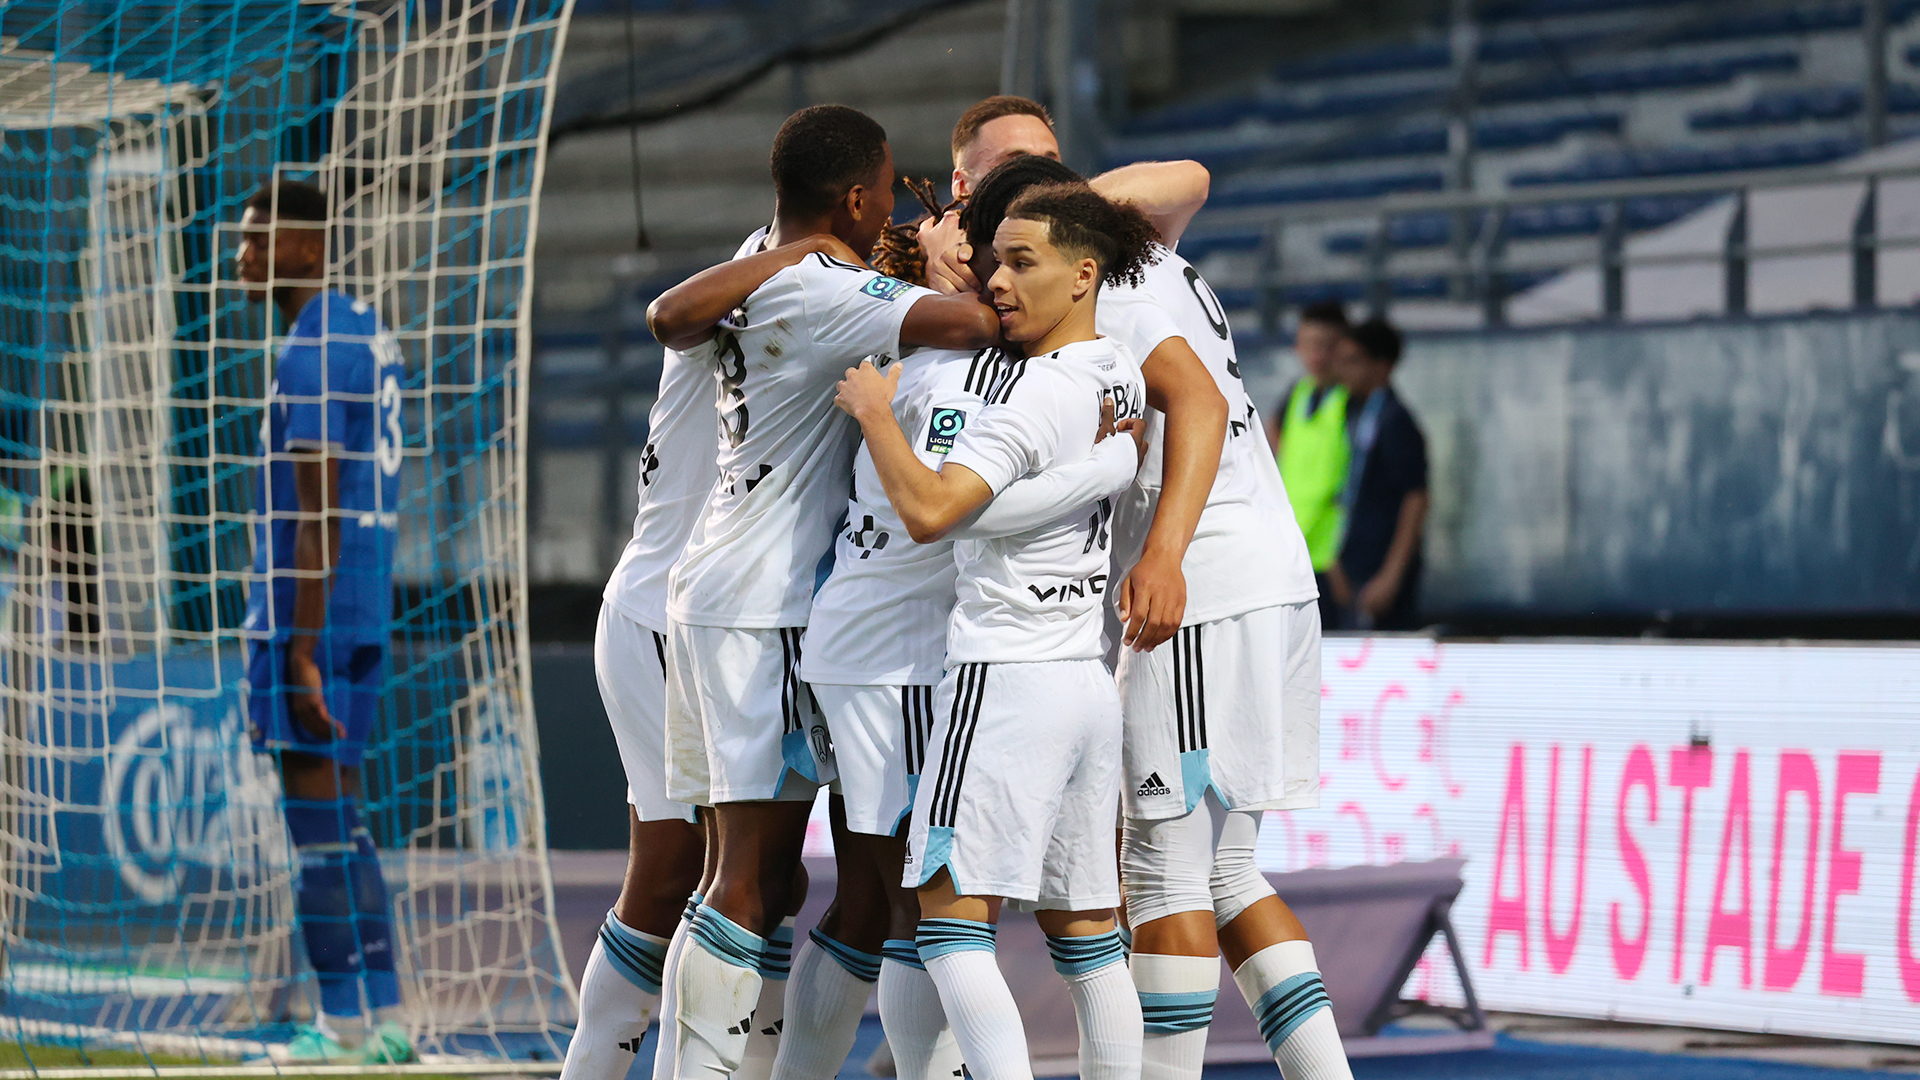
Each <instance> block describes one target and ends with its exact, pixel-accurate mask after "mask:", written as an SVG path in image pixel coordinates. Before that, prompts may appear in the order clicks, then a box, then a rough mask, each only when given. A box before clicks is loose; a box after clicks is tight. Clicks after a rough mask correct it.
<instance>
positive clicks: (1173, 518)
mask: <svg viewBox="0 0 1920 1080" xmlns="http://www.w3.org/2000/svg"><path fill="white" fill-rule="evenodd" d="M1140 374H1141V376H1142V377H1143V378H1144V379H1145V380H1146V384H1147V404H1149V405H1152V406H1153V407H1154V408H1156V409H1159V410H1160V411H1161V412H1163V413H1165V414H1166V416H1167V423H1166V446H1165V448H1164V449H1163V450H1162V452H1161V463H1162V464H1161V479H1160V505H1159V508H1158V509H1156V510H1155V511H1154V515H1153V525H1152V526H1151V527H1149V528H1148V530H1147V540H1146V545H1145V547H1143V548H1142V549H1141V552H1140V561H1139V562H1136V563H1135V564H1134V565H1133V569H1132V570H1130V571H1129V572H1128V573H1127V577H1126V580H1125V581H1122V582H1121V583H1120V608H1119V610H1120V620H1121V622H1122V623H1124V624H1125V631H1124V634H1123V638H1122V640H1124V641H1125V642H1126V644H1128V645H1130V646H1132V647H1133V648H1135V649H1137V650H1139V651H1141V652H1145V651H1147V650H1149V649H1152V648H1154V647H1155V646H1157V645H1159V644H1160V643H1162V642H1164V641H1166V640H1167V639H1168V638H1171V637H1172V636H1173V635H1174V634H1175V633H1177V632H1178V631H1179V629H1180V622H1181V619H1182V618H1183V617H1184V616H1185V615H1186V611H1187V579H1186V575H1185V574H1184V573H1183V572H1182V571H1181V568H1180V563H1181V560H1183V559H1185V558H1186V557H1187V545H1188V544H1190V543H1192V542H1193V531H1194V529H1195V528H1197V527H1198V526H1199V524H1200V511H1201V510H1203V509H1205V508H1206V505H1207V495H1208V493H1209V492H1211V491H1212V490H1213V479H1214V474H1215V473H1217V472H1219V471H1220V451H1221V448H1222V447H1223V446H1225V445H1226V440H1227V399H1226V397H1225V396H1223V395H1222V394H1221V393H1220V387H1219V386H1218V385H1216V384H1215V383H1214V381H1213V375H1212V373H1210V372H1208V371H1207V366H1206V364H1204V363H1202V362H1201V360H1200V357H1199V356H1198V355H1196V354H1195V353H1194V351H1193V348H1192V346H1190V345H1188V344H1187V339H1186V338H1182V337H1170V338H1166V339H1165V340H1163V341H1161V342H1160V344H1159V345H1157V346H1155V347H1154V350H1153V352H1152V353H1150V354H1149V355H1148V356H1147V360H1146V363H1144V364H1142V365H1140Z"/></svg>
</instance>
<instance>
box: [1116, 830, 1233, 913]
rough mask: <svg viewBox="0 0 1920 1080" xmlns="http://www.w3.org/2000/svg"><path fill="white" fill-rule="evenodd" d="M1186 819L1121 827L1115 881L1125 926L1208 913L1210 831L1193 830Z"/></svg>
mask: <svg viewBox="0 0 1920 1080" xmlns="http://www.w3.org/2000/svg"><path fill="white" fill-rule="evenodd" d="M1197 812H1204V811H1197ZM1191 817H1192V815H1188V818H1191ZM1188 818H1171V819H1168V820H1165V821H1132V820H1130V821H1128V822H1127V823H1126V829H1125V833H1124V837H1123V843H1122V846H1121V855H1120V879H1121V884H1122V891H1123V892H1124V894H1125V896H1126V909H1127V924H1128V925H1129V926H1134V927H1140V926H1144V925H1146V924H1147V923H1150V922H1153V921H1155V920H1158V919H1164V918H1166V917H1167V916H1169V915H1178V914H1180V913H1181V912H1184V911H1210V910H1212V909H1213V894H1212V892H1211V891H1210V890H1209V889H1208V887H1207V875H1208V870H1209V868H1210V867H1211V865H1212V862H1213V853H1212V851H1211V850H1210V847H1209V842H1210V841H1211V839H1212V837H1211V831H1210V830H1200V829H1196V828H1195V827H1194V825H1193V822H1191V821H1189V820H1188Z"/></svg>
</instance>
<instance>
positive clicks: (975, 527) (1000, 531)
mask: <svg viewBox="0 0 1920 1080" xmlns="http://www.w3.org/2000/svg"><path fill="white" fill-rule="evenodd" d="M969 468H971V466H969ZM1139 468H1140V452H1139V451H1138V450H1136V449H1135V448H1134V444H1133V439H1132V438H1131V437H1130V436H1127V435H1124V434H1120V435H1113V436H1109V437H1108V438H1107V439H1105V440H1103V441H1102V442H1101V443H1100V444H1099V445H1097V446H1095V447H1094V448H1093V453H1091V454H1088V455H1087V456H1086V457H1084V458H1082V459H1081V460H1079V461H1076V462H1074V463H1073V464H1071V465H1061V466H1057V467H1055V468H1051V469H1047V470H1046V471H1044V472H1041V473H1039V474H1037V475H1034V476H1029V477H1026V478H1025V479H1021V480H1015V481H1014V482H1013V483H1011V484H1008V485H1007V489H1006V490H1005V491H1002V492H1001V493H1000V494H998V495H995V496H994V497H993V498H992V499H990V500H988V502H987V505H985V506H983V507H981V508H980V511H979V512H978V513H976V514H975V515H974V516H973V519H972V520H970V521H967V522H964V523H962V524H961V525H960V527H959V528H957V529H955V530H953V533H952V536H951V538H952V539H955V540H991V539H993V538H994V537H996V536H1013V535H1015V534H1017V533H1023V532H1027V531H1029V530H1031V529H1037V528H1039V527H1040V526H1042V525H1046V524H1048V523H1050V522H1053V521H1055V520H1058V519H1059V518H1060V516H1061V515H1062V514H1065V513H1068V512H1071V511H1076V510H1080V509H1082V508H1084V507H1085V506H1086V505H1087V504H1088V503H1091V502H1096V501H1098V500H1100V499H1105V498H1108V497H1110V496H1113V495H1117V494H1119V493H1120V492H1122V491H1125V490H1126V489H1127V485H1129V484H1131V483H1133V474H1134V473H1135V472H1137V471H1138V470H1139Z"/></svg>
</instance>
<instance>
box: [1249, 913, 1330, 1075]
mask: <svg viewBox="0 0 1920 1080" xmlns="http://www.w3.org/2000/svg"><path fill="white" fill-rule="evenodd" d="M1233 981H1234V982H1236V983H1239V984H1240V995H1241V996H1242V997H1244V998H1246V999H1247V1005H1248V1007H1249V1008H1251V1009H1252V1010H1253V1019H1254V1022H1255V1023H1257V1024H1259V1025H1260V1034H1261V1036H1262V1037H1263V1038H1265V1039H1266V1040H1267V1049H1269V1050H1271V1051H1273V1060H1274V1062H1275V1063H1276V1064H1278V1065H1279V1066H1280V1075H1281V1076H1283V1077H1285V1078H1286V1080H1352V1077H1353V1070H1352V1069H1349V1068H1348V1067H1347V1052H1346V1050H1345V1049H1344V1048H1342V1047H1341V1045H1340V1032H1339V1030H1338V1029H1337V1028H1335V1026H1334V1022H1333V1006H1332V1004H1331V1003H1330V1002H1329V1001H1328V999H1327V988H1326V986H1325V985H1323V984H1322V983H1321V982H1320V965H1319V964H1318V963H1316V962H1315V961H1314V959H1313V944H1312V943H1311V942H1306V941H1282V942H1280V943H1279V944H1277V945H1269V946H1267V947H1266V948H1264V949H1261V950H1260V951H1259V952H1257V953H1254V954H1253V955H1252V956H1249V957H1247V958H1246V959H1245V960H1244V961H1242V962H1241V964H1240V966H1239V967H1237V968H1235V969H1234V970H1233Z"/></svg>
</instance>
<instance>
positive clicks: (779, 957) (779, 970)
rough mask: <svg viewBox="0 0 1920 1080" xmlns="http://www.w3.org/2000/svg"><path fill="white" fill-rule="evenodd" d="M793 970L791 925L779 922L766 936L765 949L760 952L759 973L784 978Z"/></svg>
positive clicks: (767, 976) (764, 976)
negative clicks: (770, 934) (771, 933)
mask: <svg viewBox="0 0 1920 1080" xmlns="http://www.w3.org/2000/svg"><path fill="white" fill-rule="evenodd" d="M792 972H793V927H792V926H789V925H787V924H786V923H781V924H780V925H779V926H778V927H775V928H774V931H773V936H771V937H769V938H767V949H766V951H765V952H763V953H761V954H760V975H761V977H762V978H767V979H776V980H778V979H784V978H786V977H787V976H788V975H789V974H791V973H792Z"/></svg>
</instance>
